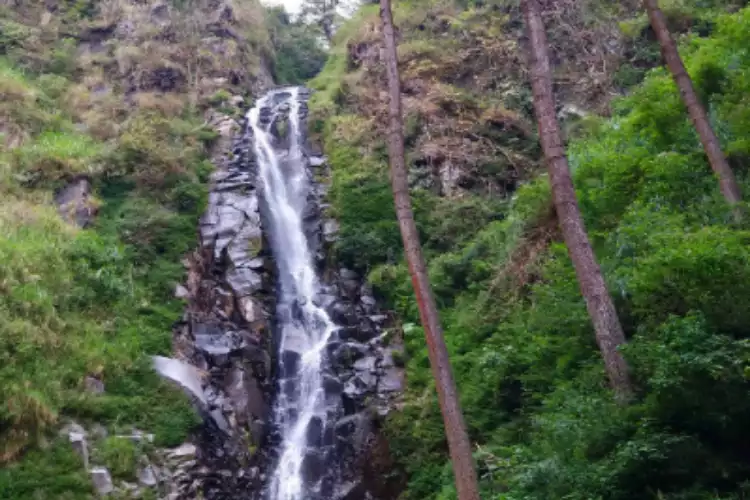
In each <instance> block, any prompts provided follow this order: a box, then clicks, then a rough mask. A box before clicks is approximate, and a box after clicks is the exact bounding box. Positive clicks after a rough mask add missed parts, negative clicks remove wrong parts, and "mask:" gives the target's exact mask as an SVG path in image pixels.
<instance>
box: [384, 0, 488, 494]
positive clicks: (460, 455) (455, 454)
mask: <svg viewBox="0 0 750 500" xmlns="http://www.w3.org/2000/svg"><path fill="white" fill-rule="evenodd" d="M380 15H381V18H382V21H383V38H384V42H385V64H386V71H387V74H388V92H389V94H390V104H389V118H390V130H389V133H388V155H389V156H390V162H391V183H392V185H393V199H394V202H395V205H396V215H397V217H398V222H399V226H400V227H401V237H402V238H403V241H404V250H405V253H406V260H407V262H408V263H409V272H410V273H411V280H412V285H413V286H414V292H415V295H416V298H417V303H418V305H419V316H420V319H421V322H422V326H423V327H424V332H425V337H426V340H427V347H428V354H429V357H430V365H431V367H432V374H433V376H434V378H435V386H436V387H437V393H438V400H439V402H440V409H441V411H442V413H443V421H444V423H445V430H446V437H447V440H448V448H449V451H450V456H451V462H452V463H453V473H454V474H455V477H456V490H457V491H458V498H459V499H460V500H479V490H478V485H477V475H476V471H475V469H474V460H473V458H472V448H471V442H470V441H469V436H468V434H467V432H466V426H465V424H464V418H463V414H462V412H461V406H460V403H459V401H458V392H457V391H456V384H455V382H454V380H453V373H452V370H451V365H450V360H449V358H448V349H447V348H446V346H445V339H444V338H443V329H442V327H441V325H440V318H439V316H438V311H437V305H436V304H435V299H434V297H433V295H432V291H431V289H430V282H429V279H428V277H427V266H426V265H425V261H424V257H423V256H422V247H421V245H420V243H419V234H418V233H417V226H416V224H415V223H414V213H413V211H412V207H411V199H410V197H409V182H408V177H407V170H406V165H405V157H404V134H403V122H402V118H401V85H400V84H399V74H398V58H397V54H396V39H395V36H394V30H393V17H392V14H391V2H390V0H380Z"/></svg>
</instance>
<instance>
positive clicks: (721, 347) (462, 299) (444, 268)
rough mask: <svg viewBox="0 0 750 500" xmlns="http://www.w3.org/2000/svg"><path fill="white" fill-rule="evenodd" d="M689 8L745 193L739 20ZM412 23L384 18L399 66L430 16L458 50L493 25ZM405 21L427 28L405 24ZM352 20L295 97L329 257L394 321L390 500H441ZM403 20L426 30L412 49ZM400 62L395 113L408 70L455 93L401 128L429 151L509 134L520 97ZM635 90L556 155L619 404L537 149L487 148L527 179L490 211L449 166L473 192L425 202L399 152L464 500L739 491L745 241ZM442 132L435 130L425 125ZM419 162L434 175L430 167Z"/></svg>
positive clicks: (432, 414) (659, 73)
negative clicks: (321, 187) (608, 309)
mask: <svg viewBox="0 0 750 500" xmlns="http://www.w3.org/2000/svg"><path fill="white" fill-rule="evenodd" d="M699 3H700V5H698V4H699ZM704 4H705V2H703V3H701V2H681V3H680V5H681V8H682V9H683V12H694V13H697V14H700V16H701V18H702V19H704V20H710V24H711V31H710V36H705V35H706V33H705V32H703V31H700V30H698V31H696V30H695V29H694V28H693V27H692V25H691V26H689V27H688V28H687V31H688V32H690V30H693V31H692V35H691V36H688V37H686V38H685V39H684V40H683V43H682V46H681V50H682V53H683V56H684V57H685V61H686V65H687V66H688V69H689V71H690V73H691V75H693V77H694V79H695V84H696V87H697V88H698V89H699V92H700V94H701V96H702V98H703V99H704V100H705V102H706V103H707V104H708V107H709V109H710V114H711V118H712V120H713V124H714V126H715V128H716V130H717V131H718V134H719V136H720V138H721V140H722V145H723V147H724V149H725V151H726V152H727V154H728V156H729V158H730V161H731V163H732V165H733V167H734V168H735V171H736V173H737V175H738V178H739V180H740V181H741V183H742V186H743V187H744V191H745V192H746V193H747V192H750V182H748V180H749V179H748V165H749V164H748V161H749V159H750V142H748V139H747V138H748V137H750V101H748V98H747V96H748V93H749V92H750V80H748V75H750V50H748V47H750V8H747V7H746V8H744V9H742V10H739V11H738V12H736V13H734V14H731V15H723V14H721V12H720V11H718V10H716V9H715V8H714V10H710V9H708V8H707V7H708V6H707V5H704ZM429 5H430V4H429V3H420V2H409V3H404V4H399V5H398V6H397V9H399V10H397V13H396V16H397V17H399V16H401V26H400V27H401V29H402V32H403V33H404V39H403V40H402V41H401V43H402V47H407V49H408V50H405V51H401V53H400V56H401V57H402V58H405V57H406V56H405V54H406V55H408V56H409V57H412V56H411V55H410V54H412V53H413V52H414V51H417V49H419V47H421V46H427V47H428V45H425V44H422V45H419V44H416V43H414V42H413V40H414V38H419V37H430V36H435V35H436V31H432V32H431V31H430V30H431V29H433V28H431V27H430V25H429V23H430V22H437V21H435V19H436V18H441V16H442V19H443V21H444V23H447V24H452V23H454V21H453V19H456V18H457V19H459V20H462V21H463V22H464V24H463V25H462V29H463V30H464V31H465V32H469V33H472V32H473V33H477V32H479V31H481V30H484V29H487V30H493V29H497V26H493V23H495V22H498V23H502V22H503V21H501V20H496V21H492V20H489V21H487V19H488V18H487V17H481V16H478V15H476V14H477V13H478V12H481V7H471V8H469V9H467V10H464V11H463V12H458V13H456V12H450V13H448V14H446V12H445V6H444V4H441V5H440V6H438V7H429ZM723 5H725V4H723V3H720V2H715V3H714V4H713V5H712V7H716V6H723ZM704 7H705V8H704ZM419 9H422V10H427V11H429V12H430V14H429V15H426V16H424V17H419V16H418V15H415V11H417V10H419ZM430 9H431V10H430ZM441 9H442V10H441ZM474 9H479V10H474ZM691 9H692V10H691ZM399 11H400V12H399ZM363 15H364V17H365V21H363V20H362V19H358V20H357V22H358V25H357V26H356V29H355V28H354V27H351V26H350V27H349V30H350V31H349V32H347V33H346V34H345V35H342V37H341V38H340V39H339V40H338V41H337V46H336V48H335V49H334V53H333V58H332V59H331V60H329V62H328V64H327V66H326V69H325V70H324V72H323V74H321V75H320V76H319V77H318V78H317V79H316V80H315V81H314V82H313V86H315V87H316V88H317V89H318V90H319V92H320V94H319V95H318V97H317V98H316V100H315V101H314V103H313V108H314V109H313V111H314V117H316V118H317V120H318V121H317V122H315V121H314V122H313V124H314V126H315V130H317V131H318V132H319V133H320V134H321V138H322V140H323V142H324V144H325V148H326V153H327V154H328V156H329V159H330V161H331V164H332V167H333V175H334V189H333V191H332V195H333V198H332V201H333V208H332V209H333V210H334V211H335V213H336V215H338V216H339V217H340V222H341V232H340V240H339V242H338V248H337V250H338V254H337V255H338V258H339V259H340V260H341V261H343V262H344V263H346V264H347V265H353V266H357V267H359V268H360V269H365V270H369V271H370V279H371V281H372V283H373V285H374V287H375V289H376V291H377V292H378V293H379V294H380V295H381V297H383V298H384V299H386V300H387V301H388V303H389V304H391V306H392V307H393V308H394V309H395V310H396V311H397V312H398V314H399V316H400V317H401V319H402V321H403V322H404V324H405V328H404V329H403V330H404V331H403V337H404V339H403V340H404V343H405V346H406V357H407V359H406V360H405V361H406V374H407V381H408V390H407V395H406V400H405V405H404V408H403V411H401V412H399V413H396V414H392V416H390V417H389V418H388V420H387V422H386V428H387V432H388V436H389V439H390V447H391V450H392V452H393V454H394V456H395V458H396V460H397V461H398V463H399V464H400V467H401V468H402V469H403V470H404V471H406V472H407V473H408V477H409V486H408V489H407V491H406V492H405V493H404V495H403V498H404V499H420V500H422V499H446V500H447V499H450V498H455V491H454V490H453V487H452V483H453V477H452V473H451V469H450V466H449V465H448V464H447V450H446V443H445V438H444V430H443V426H442V419H441V416H440V413H439V409H438V405H437V398H436V396H435V394H434V385H433V382H432V377H431V373H430V370H429V363H428V359H427V352H426V346H425V345H424V337H423V332H422V330H421V329H420V328H418V327H414V326H413V325H414V324H418V313H417V307H416V304H415V301H414V298H413V292H412V289H411V284H410V282H409V275H408V272H407V269H406V267H405V264H404V262H403V259H402V257H401V251H400V240H399V235H398V230H397V226H396V224H395V220H394V217H393V212H392V210H393V209H392V207H391V206H390V204H389V203H390V200H391V198H390V194H389V192H388V189H389V186H388V183H387V173H386V161H387V160H386V157H385V156H384V152H383V151H384V149H383V146H382V139H379V137H382V131H376V132H373V129H375V128H376V125H375V124H374V122H372V121H368V120H370V119H371V117H372V116H374V115H377V113H378V112H382V109H383V108H381V107H378V106H379V104H377V103H373V102H372V101H371V100H370V101H368V96H369V95H372V93H373V92H374V89H375V88H377V86H379V85H382V79H381V77H382V74H378V69H377V68H378V66H377V62H371V63H369V62H368V60H367V58H366V56H363V55H362V54H363V53H365V52H366V48H363V46H366V45H367V44H371V43H373V41H374V40H376V37H373V36H372V34H371V31H370V30H371V26H373V25H374V23H376V22H377V21H376V18H374V16H373V13H372V12H370V13H365V14H363ZM368 15H369V16H371V17H369V18H368V17H367V16H368ZM467 19H468V20H469V21H466V20H467ZM472 19H473V21H472ZM476 19H484V20H485V21H486V24H483V25H481V24H480V25H479V26H477V25H476V24H473V23H476V22H477V21H476ZM550 19H551V18H550ZM511 21H512V18H511ZM550 22H552V21H550ZM368 23H373V24H368ZM420 23H421V25H422V27H423V29H422V30H420V31H418V30H414V31H412V29H413V28H412V25H413V24H420ZM443 26H444V25H443ZM553 31H554V30H553ZM437 33H440V31H437ZM464 36H466V37H470V36H471V35H464ZM552 39H553V43H554V34H553V36H552ZM434 43H435V44H439V43H442V41H440V40H439V39H438V38H437V37H436V41H435V42H434ZM638 43H641V44H643V46H646V45H647V43H646V41H644V40H642V39H639V41H638ZM344 47H346V49H345V50H344ZM352 47H358V50H357V52H355V53H354V52H353V51H352V50H351V48H352ZM457 50H459V51H460V50H462V48H461V46H459V47H458V48H457ZM418 52H419V55H418V57H417V56H415V57H417V59H415V60H414V61H415V62H410V61H411V60H409V59H404V60H402V61H401V64H402V74H403V75H404V76H403V81H404V89H405V94H406V96H405V105H404V107H405V112H406V114H407V117H408V116H409V113H410V112H411V111H412V110H414V108H413V107H411V106H413V103H412V102H410V98H411V95H410V94H409V90H408V89H409V88H410V86H411V85H413V86H414V87H411V88H419V89H420V92H419V93H418V94H417V97H418V98H419V99H421V102H422V103H424V102H425V101H428V100H430V99H431V96H433V95H437V94H435V93H433V92H436V90H433V89H434V88H435V87H433V86H432V85H433V84H432V82H433V81H434V80H433V81H430V80H429V79H428V78H425V77H423V76H420V75H421V73H413V72H412V71H414V69H413V68H417V67H418V68H420V69H419V71H427V70H429V74H430V75H435V76H436V77H437V78H440V79H444V81H447V80H448V79H453V83H450V84H451V85H453V86H455V88H456V90H455V91H454V90H452V91H451V92H449V93H448V92H442V93H441V94H440V95H441V96H442V97H441V99H442V101H436V102H438V104H439V106H438V107H437V108H433V109H428V108H422V109H421V110H420V111H421V115H420V116H421V118H420V120H419V123H421V124H422V125H421V126H422V127H431V128H429V135H430V137H429V139H430V140H432V141H435V140H436V136H439V135H441V134H445V135H446V136H451V137H453V136H456V135H458V136H459V137H467V135H465V134H467V130H471V129H467V128H463V127H462V123H461V120H462V119H464V120H469V119H470V117H472V116H476V115H473V114H472V113H474V109H479V110H482V109H485V110H486V109H488V108H489V109H497V108H498V106H499V105H500V103H502V104H504V106H505V110H506V111H504V112H503V114H502V116H504V117H506V119H507V117H511V116H516V117H518V118H516V122H515V123H516V124H518V126H517V128H516V129H515V130H522V129H523V128H522V125H521V123H522V122H520V121H518V120H521V118H520V117H521V116H528V114H527V111H526V109H527V108H525V104H524V100H523V99H515V100H514V99H511V97H518V96H523V93H524V92H525V90H524V89H525V87H526V85H525V83H524V81H523V80H513V76H512V75H511V76H508V75H500V76H498V75H497V74H496V71H495V72H494V73H493V74H492V75H489V74H487V72H478V73H476V74H475V75H474V82H477V81H479V82H482V81H484V80H485V79H494V82H495V84H494V85H493V88H500V89H502V88H503V85H504V86H505V88H506V89H510V90H509V91H507V92H506V93H505V95H504V96H503V95H502V94H501V92H500V91H491V90H488V91H487V92H486V93H484V94H482V93H480V92H478V90H480V89H481V87H477V85H480V84H477V83H471V82H468V83H467V82H466V81H463V82H457V81H456V80H455V73H452V72H451V71H453V67H452V66H451V64H452V63H451V61H450V60H448V59H447V57H448V56H446V55H444V53H443V52H441V51H439V50H428V51H426V52H425V51H424V50H421V49H420V50H419V51H418ZM362 57H364V59H362ZM426 61H431V65H429V66H428V65H426ZM498 64H499V63H498ZM624 67H625V66H620V68H624ZM444 72H445V73H444ZM644 74H645V75H646V78H645V81H643V83H642V84H640V85H638V86H637V87H633V88H631V92H630V95H629V96H627V97H624V98H620V99H617V100H615V101H614V103H613V104H612V107H611V109H612V111H613V116H612V117H611V118H610V119H608V120H604V119H595V118H587V119H586V120H585V121H584V122H581V123H580V125H581V126H578V127H575V128H571V129H570V130H573V131H574V132H575V134H576V137H575V138H573V139H572V140H571V143H570V145H569V156H570V160H571V166H572V168H573V169H574V176H575V182H576V187H577V191H578V196H579V200H580V203H581V208H582V210H583V212H584V217H585V219H586V223H587V226H588V229H589V231H590V236H591V238H592V242H593V244H594V246H595V250H596V253H597V256H598V258H599V260H600V263H601V265H602V269H603V271H604V273H605V276H606V278H607V281H608V284H609V286H610V290H611V291H612V293H613V295H614V298H615V300H616V305H617V307H618V312H619V314H620V316H621V320H622V322H623V326H624V328H625V330H626V334H627V335H628V338H629V344H628V345H627V347H626V348H625V355H626V357H627V359H628V361H629V362H630V364H631V366H632V368H633V372H634V373H633V377H634V381H635V383H636V386H637V396H636V399H635V401H633V402H632V404H630V405H628V406H625V407H619V406H617V405H616V404H615V403H614V400H613V398H612V394H611V392H610V391H609V390H608V388H607V386H606V378H605V376H604V372H603V366H602V363H601V359H600V356H599V354H598V351H597V348H596V345H595V343H594V336H593V331H592V327H591V325H590V322H589V318H588V315H587V312H586V308H585V305H584V303H583V300H582V298H581V295H580V292H579V289H578V284H577V281H576V278H575V273H574V271H573V268H572V265H571V264H570V261H569V258H568V256H567V252H566V249H565V248H564V246H563V245H562V243H561V242H560V239H559V235H558V233H557V230H556V220H555V218H554V213H553V211H552V210H551V204H550V198H549V187H548V184H547V181H546V177H545V176H544V175H536V176H534V175H533V174H534V173H538V171H539V169H538V167H534V165H535V164H536V158H537V156H536V155H537V153H536V151H535V150H534V148H531V147H528V146H526V142H525V140H524V139H523V137H524V136H523V135H516V136H513V135H512V132H513V130H514V129H513V128H510V127H506V128H504V129H502V130H499V131H498V130H495V131H494V133H495V137H494V139H493V143H494V144H495V145H497V144H498V143H500V144H502V142H500V141H508V140H509V139H510V138H515V142H514V143H511V144H508V143H505V144H502V145H503V151H504V152H505V153H507V154H511V153H513V154H518V155H519V156H521V157H522V158H524V159H525V160H524V161H525V164H526V165H528V167H526V169H525V170H524V172H525V173H522V175H520V176H518V177H516V179H517V180H519V181H525V182H520V183H517V187H510V188H509V189H508V191H509V193H508V194H507V195H506V194H504V193H502V192H499V193H498V192H497V191H494V192H493V191H492V190H488V191H490V192H487V191H485V190H484V189H482V188H483V186H486V185H487V183H492V182H493V181H494V182H496V181H497V180H498V176H504V175H506V174H505V170H503V169H499V170H491V169H488V166H487V164H486V163H484V162H482V161H480V162H479V167H478V168H477V169H476V170H471V168H473V167H472V165H465V164H459V165H460V166H461V167H462V168H463V169H464V171H469V172H471V174H470V175H467V177H469V178H470V179H473V180H474V184H473V185H470V187H469V188H465V189H461V190H459V192H458V194H455V193H454V194H452V196H448V197H446V196H443V197H438V196H435V190H434V189H432V188H431V187H430V186H427V187H425V186H423V185H421V184H420V182H419V177H418V175H417V174H419V171H420V167H421V165H422V163H423V162H422V160H423V158H424V155H423V152H420V147H422V146H423V145H424V144H425V142H424V141H425V140H426V135H428V134H426V133H424V132H423V131H421V130H420V129H419V127H416V132H414V135H413V137H412V139H411V140H410V142H409V153H408V154H409V159H410V161H411V165H412V173H413V174H415V178H414V186H415V187H414V189H413V196H414V199H415V206H416V214H417V221H418V224H419V225H420V229H421V231H422V233H423V235H422V236H423V243H424V246H425V251H426V253H427V255H428V261H429V263H430V275H431V279H432V282H433V287H434V291H435V294H436V296H437V297H436V298H437V300H438V303H439V305H440V307H441V314H442V320H443V324H444V327H445V332H446V338H447V342H448V344H449V349H450V352H451V356H452V358H451V359H452V362H453V366H454V370H455V374H456V379H457V383H458V385H459V390H460V392H461V396H462V404H463V407H464V411H465V417H466V421H467V424H468V426H469V432H470V434H471V438H472V440H473V442H474V443H476V454H475V457H476V459H477V461H478V464H479V473H480V476H481V483H482V488H483V496H482V498H488V499H490V498H491V499H498V500H500V499H502V500H533V499H539V500H542V499H545V500H548V499H592V500H594V499H597V500H605V499H606V500H630V499H634V498H639V499H641V498H642V499H649V498H653V499H670V500H709V499H723V500H730V499H734V500H739V499H741V498H745V497H746V496H747V494H748V493H750V489H749V488H750V487H748V484H750V465H748V464H749V463H750V462H749V461H748V453H747V443H748V442H750V432H748V428H747V425H746V421H747V417H748V415H750V397H749V395H748V389H749V388H750V384H749V383H748V377H749V376H750V350H749V347H750V344H748V339H749V338H750V329H748V319H750V318H748V312H747V311H748V310H750V303H748V299H747V297H748V292H750V290H748V287H749V285H748V280H749V279H750V251H749V250H748V248H749V247H748V243H750V226H748V225H747V222H745V223H743V224H736V223H734V222H733V219H732V217H731V213H729V212H728V210H727V207H726V205H725V204H724V203H723V201H722V198H721V195H720V193H719V190H718V189H717V185H716V181H715V179H714V178H713V176H712V174H711V171H710V169H709V167H708V164H707V162H706V160H705V157H704V155H703V151H702V149H701V146H700V143H699V141H698V140H697V137H696V135H695V132H694V130H693V129H692V127H691V125H690V122H689V119H688V117H687V115H686V112H685V110H684V108H683V106H682V103H681V102H680V98H679V95H678V93H677V91H676V89H675V86H674V84H673V83H672V81H671V78H670V77H669V76H668V74H667V73H666V72H665V71H664V70H662V69H654V70H650V71H644ZM637 80H640V78H639V79H637ZM631 83H635V82H631ZM420 84H421V85H423V86H422V87H417V85H420ZM566 92H567V91H566ZM565 95H570V94H565ZM466 96H469V99H468V100H467V99H466V98H465V97H466ZM503 98H504V100H502V101H501V100H500V99H503ZM493 100H494V101H495V103H497V104H490V103H492V102H493ZM476 101H479V102H478V103H476ZM364 110H366V111H364ZM513 110H515V115H514V113H513V112H512V111H513ZM483 113H485V111H482V114H481V115H480V116H483ZM446 116H447V117H448V118H447V119H446ZM446 120H450V125H451V128H450V129H448V130H447V131H446V129H445V128H441V127H440V124H444V123H446ZM486 123H487V124H490V123H496V120H494V121H493V120H488V122H486ZM508 123H511V122H510V120H507V121H506V124H508ZM446 127H447V125H446ZM527 130H528V128H527ZM474 137H475V136H474ZM475 140H476V139H475ZM407 141H409V139H408V138H407ZM443 144H449V142H448V140H447V139H446V142H444V143H443ZM474 151H475V150H472V152H474ZM446 155H447V153H446ZM431 158H432V159H433V163H432V166H433V167H434V168H440V166H441V163H440V162H439V161H436V160H435V159H436V158H439V155H437V154H433V155H432V156H431ZM496 172H500V174H498V173H496ZM406 326H408V328H407V327H406Z"/></svg>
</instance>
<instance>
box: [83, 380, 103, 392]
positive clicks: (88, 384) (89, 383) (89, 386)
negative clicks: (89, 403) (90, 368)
mask: <svg viewBox="0 0 750 500" xmlns="http://www.w3.org/2000/svg"><path fill="white" fill-rule="evenodd" d="M83 386H84V388H85V389H86V392H90V393H92V394H103V393H104V382H102V381H101V380H99V379H98V378H95V377H92V376H87V377H86V378H84V379H83Z"/></svg>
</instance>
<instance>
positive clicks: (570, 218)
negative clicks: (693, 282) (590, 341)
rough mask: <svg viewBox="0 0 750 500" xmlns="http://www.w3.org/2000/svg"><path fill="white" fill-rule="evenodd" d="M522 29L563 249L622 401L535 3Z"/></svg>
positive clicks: (616, 324) (613, 330) (609, 307)
mask: <svg viewBox="0 0 750 500" xmlns="http://www.w3.org/2000/svg"><path fill="white" fill-rule="evenodd" d="M522 6H523V13H524V18H525V21H526V31H527V34H528V39H529V45H530V61H529V62H530V66H531V87H532V92H533V96H534V111H535V113H536V118H537V124H538V128H539V135H540V138H541V142H542V149H543V151H544V158H545V160H546V162H547V169H548V171H549V177H550V183H551V185H552V197H553V199H554V202H555V210H556V211H557V217H558V219H559V221H560V229H561V230H562V234H563V238H564V240H565V245H566V246H567V247H568V253H569V254H570V258H571V260H572V261H573V266H574V267H575V271H576V275H577V277H578V283H579V285H580V287H581V293H582V294H583V297H584V299H585V300H586V307H587V308H588V312H589V316H591V322H592V323H593V325H594V331H595V335H596V342H597V344H598V345H599V350H600V351H601V354H602V357H603V358H604V365H605V368H606V370H607V375H608V376H609V381H610V384H611V386H612V388H613V389H614V390H615V392H616V394H617V395H618V397H619V398H620V399H626V398H628V397H629V396H630V394H631V392H632V388H631V384H630V378H629V376H628V366H627V364H626V363H625V359H624V358H623V357H622V354H621V353H620V352H619V351H618V350H617V347H618V346H619V345H621V344H624V343H625V334H624V333H623V331H622V326H621V325H620V320H619V319H618V317H617V311H615V306H614V304H613V302H612V298H611V297H610V295H609V291H608V290H607V285H606V283H605V282H604V278H603V276H602V272H601V269H600V268H599V264H598V263H597V262H596V257H595V256H594V251H593V250H592V248H591V243H590V242H589V237H588V234H587V233H586V228H585V227H584V225H583V219H582V217H581V211H580V209H579V208H578V200H577V199H576V194H575V189H574V188H573V180H572V178H571V176H570V169H569V168H568V159H567V158H566V156H565V148H564V147H563V143H562V139H561V135H560V126H559V124H558V123H557V116H556V115H555V101H554V96H553V93H552V73H551V71H550V65H549V55H548V54H547V35H546V33H545V29H544V23H543V22H542V16H541V11H540V7H539V2H538V0H522Z"/></svg>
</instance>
